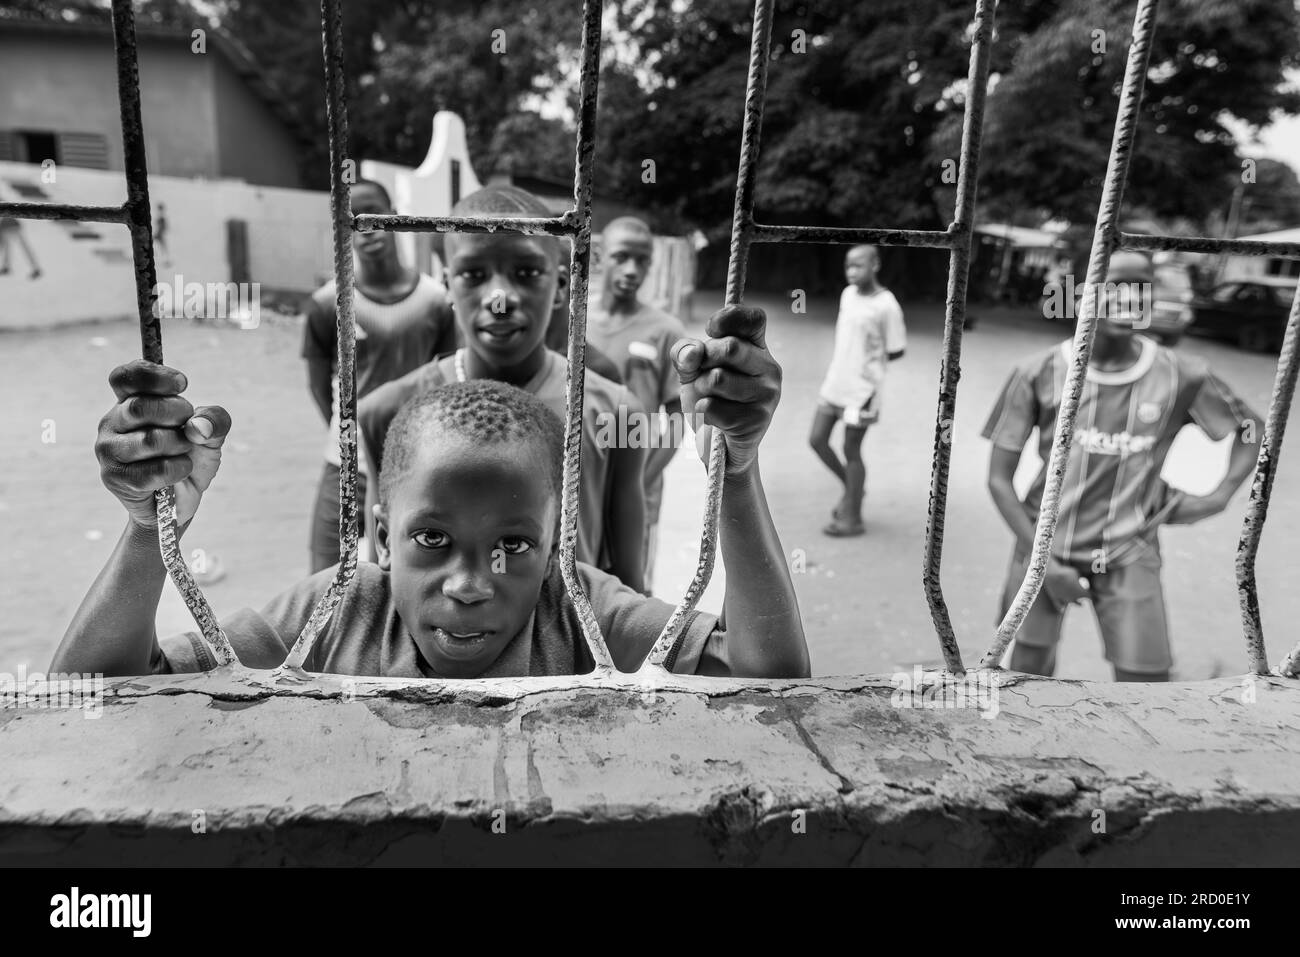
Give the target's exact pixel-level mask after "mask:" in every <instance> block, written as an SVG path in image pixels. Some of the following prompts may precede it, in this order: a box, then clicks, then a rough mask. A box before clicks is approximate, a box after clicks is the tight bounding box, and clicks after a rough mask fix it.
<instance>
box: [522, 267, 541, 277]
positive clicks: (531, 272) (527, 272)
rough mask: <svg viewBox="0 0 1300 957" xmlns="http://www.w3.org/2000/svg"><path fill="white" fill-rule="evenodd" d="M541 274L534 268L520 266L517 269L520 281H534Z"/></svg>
mask: <svg viewBox="0 0 1300 957" xmlns="http://www.w3.org/2000/svg"><path fill="white" fill-rule="evenodd" d="M541 274H542V271H541V270H540V269H538V268H537V267H536V266H521V267H520V268H519V278H520V279H536V278H538V277H539V276H540V275H541Z"/></svg>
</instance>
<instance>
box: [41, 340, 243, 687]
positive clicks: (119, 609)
mask: <svg viewBox="0 0 1300 957" xmlns="http://www.w3.org/2000/svg"><path fill="white" fill-rule="evenodd" d="M109 383H110V384H111V385H112V387H113V391H114V393H115V394H116V396H117V400H118V401H117V404H116V405H115V406H113V408H112V409H110V410H109V411H108V414H107V415H105V416H104V418H103V419H102V420H100V424H99V436H98V438H97V440H96V442H95V455H96V457H97V458H98V459H99V466H100V474H101V477H102V479H103V482H104V485H105V486H107V488H108V490H109V491H110V492H112V493H113V494H114V495H115V496H117V498H118V500H119V501H120V502H121V503H122V505H123V506H124V507H125V508H126V511H127V516H128V518H127V525H126V529H125V530H124V531H123V533H122V538H121V540H120V541H119V542H118V544H117V547H116V548H115V549H114V550H113V554H112V555H111V556H109V559H108V563H107V564H106V565H105V566H104V569H103V570H102V571H101V572H100V573H99V577H98V578H96V579H95V582H94V584H92V585H91V587H90V590H89V591H88V592H87V593H86V597H85V598H84V599H83V600H82V603H81V607H80V608H78V609H77V613H76V615H75V616H73V619H72V623H71V624H70V625H69V626H68V630H67V632H66V633H65V634H64V636H63V641H62V642H61V643H60V645H59V649H58V651H57V652H56V653H55V656H54V661H53V663H52V664H51V666H50V667H51V670H52V671H64V672H67V671H76V672H82V673H85V672H90V673H95V672H102V673H103V674H105V675H137V674H148V673H149V672H150V671H152V670H153V664H154V662H155V661H157V659H158V656H159V650H158V640H157V636H156V635H155V633H154V617H155V615H156V614H157V611H158V599H159V597H160V596H161V594H162V586H163V579H164V578H165V577H166V569H165V568H164V566H163V563H162V557H161V556H160V555H159V553H158V532H157V518H156V515H155V511H154V492H155V491H156V490H158V489H160V488H164V487H166V486H168V485H173V486H175V490H176V520H177V525H178V533H179V532H180V531H182V530H183V529H184V528H185V527H186V526H188V525H189V523H190V521H191V519H193V518H194V514H195V512H196V511H197V510H198V507H199V502H200V500H201V499H202V497H203V493H204V491H205V490H206V489H207V487H208V485H209V484H210V483H211V482H212V479H213V477H214V476H215V475H216V473H217V469H218V467H219V466H220V462H221V445H222V443H224V442H225V439H226V435H227V433H228V432H229V431H230V416H229V415H228V414H227V413H226V411H225V410H224V409H222V408H221V407H219V406H205V407H203V408H200V409H195V408H194V407H193V406H191V405H190V403H189V402H188V401H186V400H185V399H183V398H182V397H181V396H180V393H181V392H183V391H184V390H185V387H186V384H187V383H186V381H185V376H184V375H183V374H182V373H180V372H178V371H177V370H175V369H170V368H168V367H166V366H161V365H156V364H155V363H152V362H145V361H143V360H136V361H134V362H130V363H128V364H126V365H123V366H118V367H117V368H116V369H114V370H113V372H112V373H111V374H110V375H109Z"/></svg>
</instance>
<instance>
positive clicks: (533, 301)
mask: <svg viewBox="0 0 1300 957" xmlns="http://www.w3.org/2000/svg"><path fill="white" fill-rule="evenodd" d="M557 256H558V250H557V248H556V242H555V240H554V239H552V238H551V237H549V236H519V235H491V234H484V233H460V234H457V235H454V236H448V237H447V288H448V290H450V292H451V299H452V305H453V306H454V307H455V311H456V325H457V326H458V327H459V329H460V333H461V336H462V337H463V339H464V341H465V343H466V345H468V346H469V348H470V349H472V350H473V351H474V352H475V353H476V354H477V355H478V356H479V358H480V359H482V360H484V361H485V362H487V363H488V364H489V365H490V366H495V367H502V368H508V367H510V366H513V365H518V364H519V363H520V362H522V361H523V360H524V359H526V358H528V356H530V355H531V354H532V353H533V352H535V351H536V350H537V349H539V348H541V347H542V343H543V341H544V339H545V337H546V328H547V325H548V324H549V323H550V319H551V310H552V309H554V308H555V307H556V305H557V304H558V303H560V302H562V301H563V298H562V293H561V283H562V282H564V281H565V280H564V278H563V277H562V276H561V273H560V271H559V269H558V258H557Z"/></svg>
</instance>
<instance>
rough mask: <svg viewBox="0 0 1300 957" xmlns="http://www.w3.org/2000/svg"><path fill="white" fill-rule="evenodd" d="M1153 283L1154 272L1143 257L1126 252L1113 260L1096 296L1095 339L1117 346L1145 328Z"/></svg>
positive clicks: (1117, 254)
mask: <svg viewBox="0 0 1300 957" xmlns="http://www.w3.org/2000/svg"><path fill="white" fill-rule="evenodd" d="M1154 280H1155V272H1154V270H1153V269H1152V267H1151V264H1150V263H1149V262H1148V261H1147V258H1146V257H1145V256H1141V255H1137V254H1134V253H1127V252H1119V253H1116V254H1115V255H1114V256H1112V257H1111V261H1110V268H1109V270H1107V274H1106V286H1105V287H1103V290H1102V291H1101V292H1099V293H1098V301H1097V311H1098V317H1097V318H1098V321H1097V331H1096V338H1099V339H1110V340H1114V341H1117V342H1118V341H1121V340H1126V339H1130V338H1132V336H1133V334H1134V332H1135V331H1137V330H1139V329H1144V328H1146V326H1147V324H1148V322H1149V320H1150V316H1149V311H1150V309H1151V307H1152V305H1153V304H1152V303H1151V302H1150V301H1149V299H1150V296H1149V291H1150V290H1151V288H1152V285H1151V284H1152V283H1153V282H1154ZM1103 299H1104V300H1105V301H1104V302H1103V301H1102V300H1103Z"/></svg>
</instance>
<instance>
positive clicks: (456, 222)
mask: <svg viewBox="0 0 1300 957" xmlns="http://www.w3.org/2000/svg"><path fill="white" fill-rule="evenodd" d="M580 226H581V223H580V221H579V218H578V215H577V213H576V212H574V211H573V210H569V212H567V213H565V214H564V215H563V216H553V217H545V218H543V217H540V216H400V215H391V216H380V215H376V214H375V213H359V214H358V215H356V216H353V217H352V228H353V229H355V230H356V231H357V232H359V233H371V232H377V231H381V230H382V231H386V232H393V233H520V234H523V235H526V236H576V235H577V234H578V229H579V228H580Z"/></svg>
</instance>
